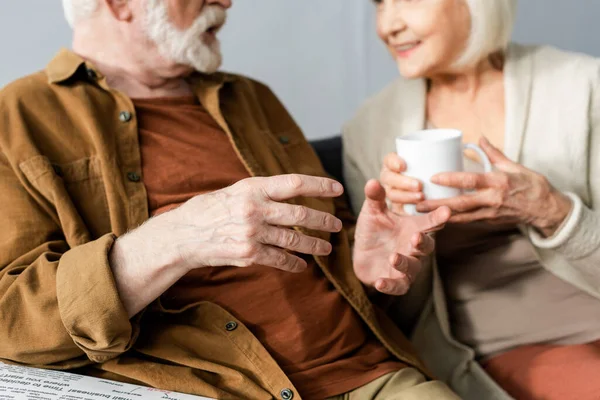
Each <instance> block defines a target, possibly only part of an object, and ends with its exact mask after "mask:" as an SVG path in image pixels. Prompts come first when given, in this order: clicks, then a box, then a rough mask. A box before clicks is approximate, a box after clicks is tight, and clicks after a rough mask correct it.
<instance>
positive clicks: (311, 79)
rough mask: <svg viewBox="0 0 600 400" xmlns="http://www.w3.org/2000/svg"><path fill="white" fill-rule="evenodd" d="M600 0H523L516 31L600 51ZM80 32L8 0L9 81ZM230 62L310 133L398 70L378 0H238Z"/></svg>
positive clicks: (4, 24)
mask: <svg viewBox="0 0 600 400" xmlns="http://www.w3.org/2000/svg"><path fill="white" fill-rule="evenodd" d="M598 17H600V1H599V0H567V1H565V0H520V5H519V14H518V18H517V26H516V28H515V40H516V41H520V42H525V43H545V44H552V45H556V46H559V47H562V48H564V49H569V50H576V51H582V52H586V53H589V54H592V55H595V56H600V24H598V23H597V22H596V21H597V19H598ZM70 37H71V32H70V29H69V27H68V26H67V24H66V22H64V19H63V17H62V8H61V2H60V1H59V0H14V1H10V0H0V38H1V39H0V43H1V44H2V46H1V48H0V49H1V51H2V53H1V54H2V63H1V65H0V86H3V85H4V84H6V83H8V82H10V81H12V80H13V79H16V78H18V77H19V76H22V75H25V74H28V73H31V72H33V71H36V70H39V69H41V68H43V67H44V66H45V65H46V63H47V62H48V61H49V60H50V58H51V57H52V56H53V55H54V54H55V53H56V51H57V50H58V49H59V48H60V47H69V45H70ZM221 38H222V41H223V52H224V54H225V65H224V68H225V69H227V70H230V71H235V72H240V73H244V74H246V75H249V76H252V77H254V78H257V79H259V80H261V81H263V82H266V83H267V84H269V85H270V86H271V88H272V89H273V90H274V91H275V92H276V93H277V94H278V95H279V96H280V97H281V99H282V100H283V102H284V103H285V104H286V106H287V107H288V109H289V110H290V111H291V113H292V114H293V115H294V117H295V118H296V120H297V121H298V122H299V123H300V125H301V127H302V128H303V129H304V132H305V133H306V135H307V136H308V137H310V138H317V137H325V136H330V135H333V134H335V133H336V132H339V129H340V127H341V126H342V124H343V122H344V121H345V120H347V119H348V118H349V117H350V116H351V115H352V113H353V112H354V111H355V109H356V108H357V107H358V106H359V104H360V103H361V102H362V101H363V100H364V99H365V98H366V97H368V96H370V95H371V94H373V93H375V92H377V91H378V90H380V89H381V88H382V87H383V86H384V85H385V84H386V83H387V82H389V81H390V80H392V79H394V78H395V77H396V76H397V72H396V67H395V65H394V63H393V62H392V61H391V59H390V57H389V56H388V55H387V54H386V52H385V50H384V48H383V46H382V45H381V44H380V43H379V41H378V39H377V38H376V36H375V33H374V15H373V6H372V4H371V1H370V0H242V1H237V0H234V7H233V9H232V10H231V12H230V19H229V23H228V26H227V27H226V29H225V30H224V31H223V32H222V34H221Z"/></svg>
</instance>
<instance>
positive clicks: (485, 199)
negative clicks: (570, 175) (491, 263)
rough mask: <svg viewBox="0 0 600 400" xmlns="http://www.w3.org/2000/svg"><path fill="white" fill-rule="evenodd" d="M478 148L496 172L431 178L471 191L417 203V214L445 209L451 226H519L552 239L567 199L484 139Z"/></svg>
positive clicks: (568, 203)
mask: <svg viewBox="0 0 600 400" xmlns="http://www.w3.org/2000/svg"><path fill="white" fill-rule="evenodd" d="M480 146H481V148H482V149H483V151H484V152H485V153H486V154H487V156H488V157H489V159H490V161H491V162H492V164H493V165H494V167H495V168H496V171H494V172H490V173H485V174H478V173H470V172H449V173H443V174H438V175H436V176H434V177H433V178H432V179H431V181H432V182H433V183H436V184H438V185H442V186H450V187H454V188H458V189H464V190H472V192H467V193H465V194H464V195H461V196H457V197H454V198H450V199H443V200H426V201H424V202H422V203H419V204H417V211H419V212H427V211H430V210H434V209H436V208H438V207H441V206H447V207H450V209H452V211H453V214H454V215H453V216H452V218H451V219H450V222H451V223H469V222H474V221H487V222H490V223H504V222H513V223H522V224H526V225H531V226H533V227H535V228H537V229H538V230H539V231H540V232H541V233H542V234H544V235H546V236H551V235H552V234H553V233H554V232H555V231H556V229H558V227H559V226H560V225H561V223H562V222H563V221H564V219H565V218H566V217H567V215H568V214H569V212H570V210H571V207H572V205H571V201H570V199H569V198H568V197H567V196H565V195H564V194H562V193H561V192H559V191H558V190H556V189H555V188H554V187H552V185H551V184H550V182H548V179H546V177H544V176H542V175H540V174H538V173H536V172H534V171H532V170H530V169H527V168H525V167H524V166H522V165H520V164H517V163H515V162H513V161H511V160H509V159H508V158H507V157H506V156H505V155H504V154H502V152H501V151H500V150H498V149H497V148H495V147H494V146H492V145H491V144H490V143H489V142H488V141H487V140H486V139H485V138H483V139H481V140H480Z"/></svg>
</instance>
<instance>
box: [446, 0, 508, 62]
mask: <svg viewBox="0 0 600 400" xmlns="http://www.w3.org/2000/svg"><path fill="white" fill-rule="evenodd" d="M465 1H466V3H467V6H468V7H469V12H470V14H471V34H470V37H469V41H468V43H467V47H466V49H465V51H464V52H463V54H462V55H461V56H460V57H459V59H458V60H457V61H456V63H455V64H454V66H455V67H466V66H473V65H475V64H477V63H478V62H479V61H481V60H483V59H485V58H487V57H489V56H490V55H491V54H493V53H496V52H498V51H504V50H506V48H507V47H508V44H509V43H510V38H511V35H512V31H513V27H514V23H515V17H516V13H517V0H465Z"/></svg>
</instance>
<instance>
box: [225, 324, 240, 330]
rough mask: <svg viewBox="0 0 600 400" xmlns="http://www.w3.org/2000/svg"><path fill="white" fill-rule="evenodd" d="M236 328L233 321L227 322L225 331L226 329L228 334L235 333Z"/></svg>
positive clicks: (236, 325)
mask: <svg viewBox="0 0 600 400" xmlns="http://www.w3.org/2000/svg"><path fill="white" fill-rule="evenodd" d="M237 327H238V324H237V322H235V321H231V322H228V323H227V325H225V329H227V330H228V331H229V332H231V331H235V330H236V329H237Z"/></svg>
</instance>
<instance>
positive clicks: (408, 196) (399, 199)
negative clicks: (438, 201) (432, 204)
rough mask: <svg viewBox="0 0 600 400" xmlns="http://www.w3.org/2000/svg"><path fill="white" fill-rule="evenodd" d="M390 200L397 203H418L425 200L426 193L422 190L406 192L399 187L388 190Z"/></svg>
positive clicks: (387, 194)
mask: <svg viewBox="0 0 600 400" xmlns="http://www.w3.org/2000/svg"><path fill="white" fill-rule="evenodd" d="M386 196H387V198H388V200H390V201H391V202H392V203H395V204H417V203H419V202H420V201H423V200H425V195H423V193H422V192H406V191H403V190H398V189H392V188H390V189H388V190H386Z"/></svg>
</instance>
